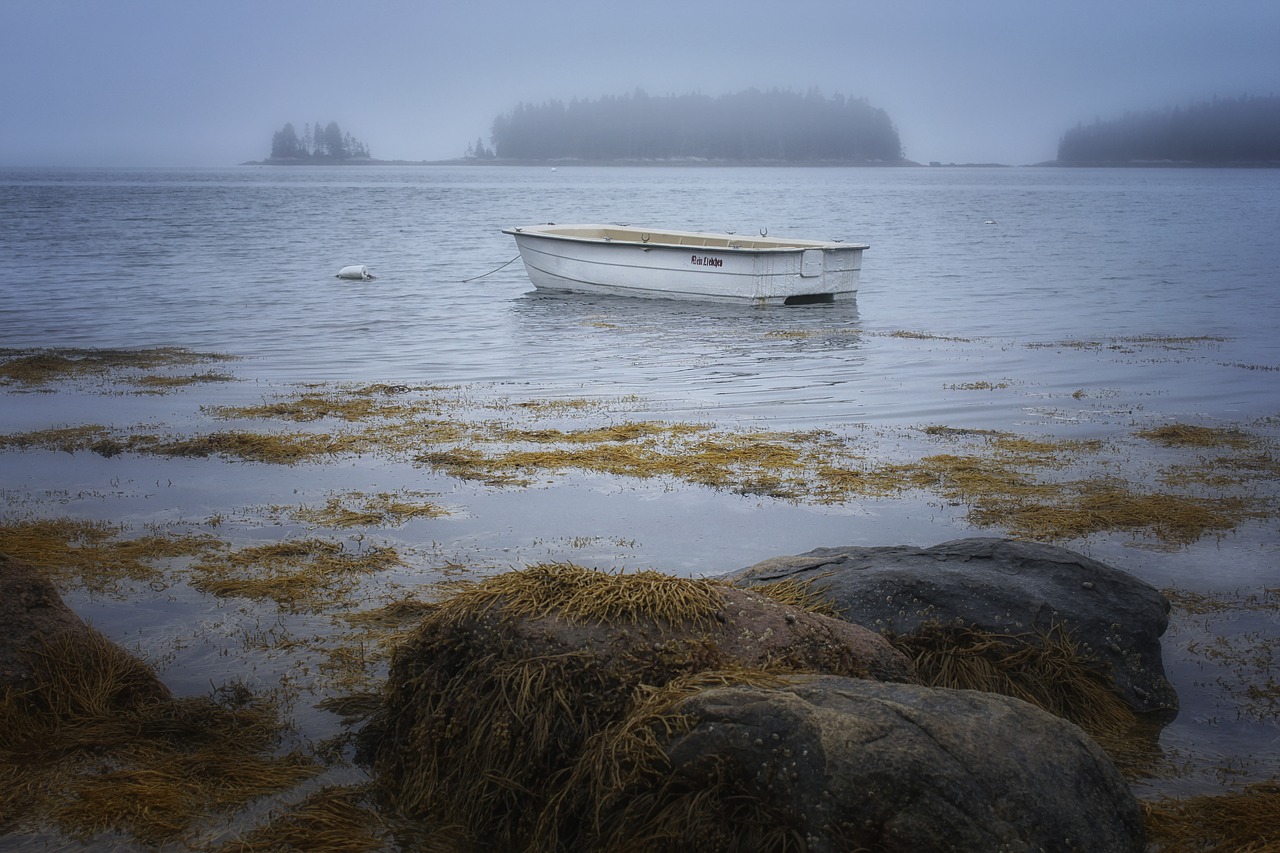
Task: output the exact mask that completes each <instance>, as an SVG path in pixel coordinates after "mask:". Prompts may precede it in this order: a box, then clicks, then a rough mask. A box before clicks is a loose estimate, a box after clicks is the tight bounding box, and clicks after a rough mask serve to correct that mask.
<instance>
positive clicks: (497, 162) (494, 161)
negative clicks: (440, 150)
mask: <svg viewBox="0 0 1280 853" xmlns="http://www.w3.org/2000/svg"><path fill="white" fill-rule="evenodd" d="M239 165H241V166H549V167H557V166H565V167H570V166H708V167H730V166H796V167H803V166H812V167H815V168H817V167H848V166H857V167H867V168H897V167H910V166H921V165H922V164H921V163H916V162H914V161H912V160H895V161H892V162H889V161H883V160H712V159H701V158H696V157H690V158H682V159H671V160H642V159H636V160H578V159H573V158H565V159H554V160H523V159H499V158H474V157H471V158H468V157H457V158H454V159H452V160H367V159H364V158H360V159H348V160H332V159H319V158H315V159H307V160H294V159H290V160H273V159H266V160H248V161H246V162H244V163H240V164H239ZM952 165H954V164H952ZM983 165H993V164H983Z"/></svg>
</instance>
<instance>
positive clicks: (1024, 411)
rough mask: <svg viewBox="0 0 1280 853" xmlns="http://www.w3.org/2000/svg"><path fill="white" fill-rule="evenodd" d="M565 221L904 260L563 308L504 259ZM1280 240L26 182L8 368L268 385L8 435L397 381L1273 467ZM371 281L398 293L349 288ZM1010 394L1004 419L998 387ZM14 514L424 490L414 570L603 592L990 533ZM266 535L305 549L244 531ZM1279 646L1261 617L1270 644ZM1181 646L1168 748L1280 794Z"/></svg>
mask: <svg viewBox="0 0 1280 853" xmlns="http://www.w3.org/2000/svg"><path fill="white" fill-rule="evenodd" d="M546 221H553V222H561V223H567V222H573V221H578V222H598V221H603V222H630V223H636V224H642V223H644V224H654V225H661V226H671V227H678V228H690V229H695V230H734V231H736V232H738V233H744V234H745V233H755V232H756V231H757V230H759V229H761V228H767V229H768V232H769V233H770V234H771V235H793V236H804V237H815V238H844V239H848V240H858V241H864V242H867V243H869V244H871V247H872V248H871V250H870V251H869V252H867V253H866V255H865V256H864V264H863V272H862V284H861V290H860V292H859V294H858V296H857V299H856V301H854V302H850V303H847V304H838V305H827V306H808V307H798V308H776V309H766V310H760V309H753V308H748V307H743V308H734V307H722V306H707V305H702V304H697V303H667V302H643V301H635V300H617V299H604V298H599V299H589V298H583V297H563V296H547V295H538V294H535V293H533V292H531V287H530V285H529V283H528V280H527V278H526V277H525V274H524V271H523V268H522V267H521V266H520V264H519V262H518V261H516V262H515V263H511V264H509V265H506V266H502V265H503V264H505V263H506V262H508V261H510V260H512V259H513V257H514V256H515V254H516V250H515V247H514V244H513V243H512V242H511V240H510V238H509V237H506V236H504V235H502V234H501V233H499V229H500V228H502V227H505V226H511V225H521V224H531V223H537V222H546ZM1278 235H1280V170H1256V171H1254V170H1160V169H1150V170H1055V169H1038V168H1022V169H927V168H921V169H883V170H879V169H781V168H780V169H730V168H707V169H699V168H662V167H652V168H608V169H604V168H601V169H597V168H575V167H560V168H558V169H556V170H552V169H549V168H500V167H487V168H486V167H475V168H472V167H440V168H436V167H413V168H390V167H388V168H363V169H355V168H352V169H306V168H298V169H289V170H280V169H269V168H253V167H238V168H225V169H205V170H192V171H176V170H143V171H88V170H61V171H33V170H29V171H16V172H15V171H9V172H0V258H3V259H4V270H5V275H4V277H3V279H0V348H31V347H157V346H178V347H185V348H189V349H193V350H199V351H216V352H221V353H228V354H232V355H236V356H239V357H240V358H241V360H240V361H238V362H235V363H233V365H232V366H231V367H229V368H227V369H229V370H231V371H232V372H233V373H234V374H235V375H236V376H237V377H238V378H240V379H242V380H245V381H243V382H238V383H233V384H230V385H227V386H215V387H211V388H198V387H197V388H195V389H192V390H186V391H182V392H180V393H175V394H171V395H165V396H163V397H159V398H154V397H138V396H120V395H93V394H85V393H82V392H75V391H60V392H58V393H49V394H30V393H18V392H16V391H13V390H12V389H8V390H6V389H0V407H2V408H0V430H3V431H5V432H11V431H18V430H28V429H41V428H46V427H50V426H59V425H65V424H72V423H84V422H91V423H108V424H115V425H120V426H123V425H127V424H132V423H147V422H163V423H178V424H180V423H182V422H184V420H194V419H197V418H198V417H199V411H200V408H199V407H200V406H201V405H204V404H208V403H211V402H213V403H220V402H245V403H252V402H256V401H259V400H261V399H263V398H264V397H267V396H269V395H271V394H272V393H276V392H285V391H288V390H289V389H290V388H296V387H297V386H299V385H300V384H301V383H312V382H340V381H360V382H365V381H377V382H388V383H404V384H424V383H435V384H448V385H458V386H464V387H465V388H467V389H469V391H470V392H471V393H474V394H476V395H479V396H484V395H494V396H505V397H508V398H513V399H527V400H534V399H536V400H547V399H556V398H564V399H570V398H581V397H598V398H615V399H616V398H622V397H624V396H632V395H633V399H634V400H635V401H637V402H635V403H633V404H631V408H630V409H629V410H628V411H626V412H620V413H618V414H617V418H618V419H627V418H639V417H651V416H652V417H661V418H668V419H679V420H697V421H713V422H716V423H719V424H722V425H725V426H728V427H741V426H747V427H751V428H760V427H764V428H772V429H787V428H793V427H801V428H806V429H807V428H819V427H820V428H824V429H830V430H833V431H836V432H841V433H859V432H862V433H870V432H875V433H877V434H878V435H879V436H881V439H882V441H883V442H884V443H885V446H886V447H887V448H890V449H891V448H892V445H893V442H894V440H895V436H899V435H906V434H907V433H909V431H910V429H911V428H912V427H918V426H923V425H931V424H940V425H947V426H952V427H964V428H991V429H1002V430H1011V431H1016V432H1020V433H1027V434H1049V435H1054V436H1060V437H1069V438H1108V437H1111V436H1114V435H1116V434H1118V433H1122V432H1124V433H1127V432H1130V431H1132V430H1133V429H1136V428H1141V427H1146V426H1154V425H1158V424H1161V423H1167V422H1189V423H1197V424H1206V425H1211V426H1212V425H1239V426H1242V427H1245V428H1248V429H1251V430H1254V431H1261V432H1266V433H1269V434H1271V433H1274V432H1275V430H1276V420H1275V419H1276V417H1277V416H1278V415H1280V335H1277V334H1276V327H1277V323H1278V321H1280V272H1278V271H1280V236H1278ZM353 263H362V264H365V265H367V266H368V267H369V268H370V269H371V270H372V271H373V273H374V274H375V275H376V276H377V280H376V281H373V282H368V283H358V282H354V283H353V282H341V281H338V280H337V279H335V278H334V273H336V272H337V270H338V269H339V268H340V267H342V266H345V265H347V264H353ZM468 279H471V280H468ZM1176 339H1191V340H1181V341H1179V340H1176ZM219 369H222V368H221V367H220V368H219ZM983 383H986V384H989V385H990V386H995V387H993V388H991V389H990V390H986V391H975V390H974V389H975V387H976V386H978V385H980V384H983ZM886 452H888V451H886ZM0 483H2V484H3V486H2V487H3V489H4V494H5V497H6V499H7V509H6V508H5V507H0V510H5V511H6V512H7V516H8V518H10V519H11V518H13V517H16V516H19V515H21V514H23V513H27V512H36V513H44V514H49V515H55V514H71V515H85V516H90V517H104V518H110V519H113V520H124V521H127V522H130V523H135V524H144V523H156V522H166V521H191V520H197V521H198V520H200V519H203V518H207V517H209V516H211V515H214V514H223V515H226V516H228V517H231V518H234V517H235V516H236V515H237V513H241V512H242V511H243V508H245V507H249V506H259V505H270V504H272V503H282V502H293V503H298V502H299V501H311V502H313V503H314V502H323V496H324V495H325V494H328V493H332V492H333V491H335V490H340V489H341V490H352V489H363V490H377V489H383V490H386V489H397V488H419V489H422V488H425V489H430V490H433V491H434V492H436V493H438V494H441V495H442V496H443V499H444V500H445V501H446V502H447V503H448V504H449V505H450V506H451V508H452V509H453V510H454V515H452V516H450V517H449V518H448V519H445V520H440V521H437V522H434V523H431V524H425V523H424V524H422V525H407V526H406V527H405V528H404V529H402V530H400V531H397V532H396V533H394V536H396V537H398V538H399V540H400V544H407V545H416V546H420V547H423V548H427V549H433V553H434V554H436V555H438V559H436V561H435V562H434V563H433V564H434V565H441V564H443V563H445V562H450V561H452V562H458V563H464V564H470V565H476V566H480V567H484V568H488V569H501V568H505V567H508V566H511V565H518V564H522V563H527V562H534V561H539V560H545V559H572V560H574V561H575V562H580V563H585V564H590V565H601V566H610V567H619V566H626V567H655V568H662V569H665V570H668V571H673V572H677V573H683V574H713V573H718V572H722V571H728V570H732V569H736V568H740V567H742V566H745V565H748V564H751V563H754V562H756V561H758V560H760V559H764V558H766V557H769V556H774V555H777V554H786V553H797V552H800V551H805V550H809V549H810V548H813V547H818V546H830V545H840V544H902V543H911V544H921V545H924V544H934V543H937V542H941V541H945V540H947V539H952V538H957V537H959V536H965V535H972V534H974V533H975V531H974V529H973V528H971V527H969V526H968V525H967V524H966V522H965V521H964V519H963V512H962V509H960V508H955V507H949V506H946V505H938V504H937V503H936V502H934V503H930V502H928V501H919V502H907V501H874V502H867V503H866V504H858V505H856V506H853V505H846V506H838V507H813V506H794V505H791V504H787V503H784V502H778V501H770V500H768V499H764V498H743V497H741V496H737V495H729V494H722V493H715V492H711V491H709V490H705V489H700V488H698V487H693V486H682V487H672V486H671V485H670V484H666V485H664V486H652V485H650V484H648V483H630V482H622V481H618V480H614V479H609V478H603V477H589V476H583V477H576V478H575V477H564V478H557V479H556V480H555V481H554V482H550V483H547V484H544V485H540V486H538V487H535V488H532V489H528V490H501V489H492V488H487V487H481V486H476V485H474V484H466V483H458V482H454V481H451V480H449V479H448V478H446V477H443V476H441V475H431V474H427V473H424V472H423V471H422V470H421V469H416V468H412V467H410V466H402V465H395V464H392V463H388V462H385V461H383V462H378V461H366V460H361V461H357V462H351V463H342V464H340V465H331V466H316V467H315V468H305V467H304V468H299V469H288V471H287V472H286V473H284V474H282V473H281V472H280V471H278V470H265V469H264V468H263V467H261V466H252V465H243V464H240V465H236V464H228V463H225V462H218V461H216V460H214V461H210V460H190V461H184V462H177V461H167V462H164V463H157V462H153V461H146V460H140V459H137V458H133V459H125V458H113V459H101V458H98V457H92V456H89V457H88V458H86V455H85V454H80V455H77V456H74V457H72V456H69V455H67V454H57V453H52V452H48V453H46V452H28V453H16V452H8V453H0ZM976 532H978V533H981V534H985V535H998V534H999V532H1000V531H998V530H994V531H993V530H983V531H976ZM240 535H243V536H246V537H256V538H269V537H270V536H273V535H280V534H279V532H278V531H274V532H273V531H272V530H270V529H268V530H262V529H255V528H253V527H252V525H245V529H244V530H242V531H240ZM1278 543H1280V536H1277V535H1276V530H1275V522H1274V520H1267V521H1264V522H1259V523H1258V524H1256V525H1253V526H1251V527H1249V528H1248V529H1242V530H1240V531H1237V532H1236V533H1234V534H1232V535H1230V536H1228V537H1226V538H1224V539H1222V540H1220V541H1213V542H1202V543H1197V544H1196V545H1194V546H1192V547H1190V548H1184V549H1180V550H1176V551H1161V550H1152V549H1149V548H1134V547H1132V545H1133V544H1134V543H1133V542H1132V537H1128V536H1117V537H1105V536H1104V537H1097V538H1091V539H1090V540H1088V541H1080V542H1072V543H1067V544H1069V545H1070V546H1071V547H1073V548H1076V549H1078V550H1082V551H1085V552H1086V553H1089V554H1091V555H1092V556H1095V557H1098V558H1100V559H1104V560H1106V561H1108V562H1110V563H1112V564H1113V565H1116V566H1118V567H1120V568H1123V569H1125V570H1127V571H1131V572H1133V573H1135V574H1137V575H1139V576H1140V577H1142V578H1144V579H1145V580H1148V581H1149V582H1151V583H1153V584H1156V585H1157V586H1162V587H1163V586H1170V585H1179V586H1183V587H1188V588H1192V589H1198V590H1204V591H1235V590H1246V591H1248V590H1260V589H1262V588H1264V587H1267V586H1271V587H1275V586H1277V585H1278V584H1280V558H1278V551H1280V549H1278V548H1277V545H1278ZM422 572H423V574H424V575H425V574H429V573H430V572H429V571H428V569H427V568H424V569H423V570H422ZM409 574H412V573H409ZM77 601H78V606H79V607H80V608H81V609H82V610H83V611H85V612H88V613H89V614H91V615H92V616H93V617H94V618H95V621H96V622H97V623H98V624H99V625H100V626H103V625H105V626H107V627H108V629H109V631H110V632H111V633H113V634H114V635H116V636H119V637H122V638H125V639H128V640H131V641H134V642H136V643H137V644H138V645H139V646H140V647H142V648H143V649H144V650H148V651H151V652H154V653H156V654H157V655H161V654H167V651H166V649H167V646H166V643H168V642H169V641H170V640H171V639H172V637H173V636H174V635H175V634H176V633H177V632H179V631H180V630H181V627H179V626H173V625H170V622H172V621H174V619H175V617H174V616H173V615H172V614H173V613H175V612H176V613H181V614H182V616H181V618H182V619H187V620H189V619H190V612H189V611H185V610H182V608H181V607H179V606H178V605H172V604H165V603H164V602H159V603H152V604H150V605H145V606H140V605H139V603H138V602H136V601H135V602H131V603H129V604H127V605H121V604H119V603H117V602H112V601H109V600H97V599H94V598H92V597H87V596H82V597H81V598H80V599H77ZM193 606H194V607H196V608H197V609H198V608H199V607H206V608H208V607H211V606H210V605H208V604H207V603H206V604H199V605H193ZM201 618H205V619H207V620H208V624H209V625H210V626H211V627H210V630H215V629H216V628H217V626H218V625H221V624H222V623H223V622H225V621H227V620H229V619H230V617H229V616H227V615H226V614H225V613H223V612H220V611H219V610H218V608H217V607H216V606H213V607H212V609H211V610H210V612H208V613H206V614H204V615H203V616H202V617H201ZM1242 618H1243V617H1242ZM1275 629H1276V626H1275V625H1274V624H1272V623H1263V624H1260V625H1259V624H1257V623H1255V622H1248V621H1247V620H1246V623H1242V626H1241V627H1240V628H1239V631H1240V632H1244V631H1246V630H1249V631H1253V630H1261V631H1264V632H1265V631H1270V632H1271V633H1272V634H1273V635H1274V633H1275V632H1276V630H1275ZM1177 630H1178V631H1181V632H1182V633H1181V634H1177V635H1176V636H1175V633H1176V632H1171V635H1170V640H1169V647H1170V651H1169V652H1168V654H1169V657H1170V661H1169V664H1170V667H1171V669H1172V670H1174V673H1175V679H1176V680H1177V681H1178V685H1179V689H1180V692H1181V693H1182V695H1183V703H1184V712H1183V714H1182V715H1181V716H1180V718H1179V720H1178V722H1177V723H1175V725H1174V726H1171V727H1170V729H1169V730H1168V732H1167V735H1166V737H1167V742H1168V744H1169V745H1170V748H1171V749H1174V750H1177V751H1181V752H1183V753H1186V754H1189V755H1192V756H1193V758H1190V759H1188V761H1190V762H1192V763H1195V764H1196V766H1197V767H1201V766H1202V765H1203V767H1205V768H1207V767H1209V766H1210V765H1213V764H1214V763H1215V762H1218V763H1219V764H1220V763H1221V762H1222V761H1228V763H1229V762H1230V761H1236V760H1238V761H1240V762H1242V763H1243V764H1244V765H1247V766H1248V767H1249V768H1252V771H1251V772H1254V773H1255V774H1262V775H1265V774H1264V773H1263V771H1266V772H1267V773H1274V772H1275V767H1276V765H1275V763H1274V761H1272V759H1268V758H1258V757H1257V756H1258V755H1259V754H1265V753H1267V751H1268V750H1270V751H1271V753H1273V754H1274V753H1275V752H1277V751H1280V750H1278V749H1277V737H1278V736H1280V735H1278V734H1277V727H1276V721H1275V717H1274V715H1273V716H1271V717H1270V718H1269V719H1265V720H1262V721H1248V720H1245V721H1240V720H1235V721H1231V720H1230V719H1228V718H1229V717H1231V716H1232V713H1233V712H1232V708H1233V707H1234V706H1233V705H1232V704H1231V703H1230V702H1229V701H1227V700H1226V699H1224V698H1223V697H1222V696H1221V695H1220V694H1219V693H1215V692H1214V691H1213V690H1212V689H1211V687H1206V686H1205V683H1206V682H1210V681H1212V678H1206V677H1205V676H1204V675H1203V667H1204V663H1203V662H1202V661H1201V660H1199V659H1197V658H1195V657H1194V656H1192V655H1191V654H1190V653H1188V652H1186V651H1185V650H1183V646H1184V645H1186V642H1187V637H1188V636H1190V635H1191V634H1189V633H1188V632H1194V631H1195V630H1197V629H1195V628H1194V627H1193V626H1182V627H1179V628H1178V629H1177ZM215 663H216V664H217V665H221V666H225V660H223V661H221V662H218V661H215V660H214V659H213V655H212V654H208V655H205V656H202V653H201V652H200V651H199V650H198V649H197V650H187V651H184V652H183V653H182V654H180V655H179V656H178V658H177V663H175V664H172V665H171V666H170V669H169V671H168V672H167V673H166V677H167V678H169V679H170V680H171V681H172V682H174V683H177V684H179V685H180V686H181V685H189V686H190V687H191V688H192V689H195V690H201V689H205V688H207V686H208V683H209V680H210V678H211V677H213V676H212V673H213V672H214V668H215ZM262 666H263V668H264V670H265V669H269V665H268V664H265V663H264V664H262ZM1224 756H1225V758H1224ZM1258 762H1261V766H1259V764H1258ZM1269 762H1270V763H1269ZM1212 773H1213V771H1212V770H1209V769H1201V770H1197V771H1196V773H1193V774H1192V776H1193V777H1194V778H1196V779H1201V778H1208V777H1209V776H1211V775H1212ZM1197 774H1198V775H1197Z"/></svg>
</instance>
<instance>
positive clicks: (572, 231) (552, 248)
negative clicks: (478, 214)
mask: <svg viewBox="0 0 1280 853" xmlns="http://www.w3.org/2000/svg"><path fill="white" fill-rule="evenodd" d="M503 233H505V234H510V235H511V236H513V237H514V238H515V241H516V246H517V247H518V248H519V249H520V258H521V260H522V261H523V262H524V266H525V271H526V272H527V273H528V275H529V280H530V281H531V282H532V283H533V286H534V287H536V288H537V289H539V290H550V291H566V292H571V293H595V294H607V295H612V296H639V297H648V298H660V299H696V300H709V301H724V302H748V303H752V304H756V305H771V304H804V303H813V302H833V301H835V300H837V299H846V298H850V297H852V296H853V295H854V294H855V293H856V292H857V290H858V276H859V272H860V271H861V268H862V252H863V250H864V249H866V248H868V247H867V246H866V245H865V244H861V243H834V242H824V241H816V240H786V239H782V238H768V237H759V238H738V237H734V236H733V235H726V234H718V235H717V234H704V233H700V232H688V231H669V230H668V231H662V230H656V229H640V228H622V227H617V226H598V225H595V226H593V225H569V226H531V227H525V228H508V229H504V230H503Z"/></svg>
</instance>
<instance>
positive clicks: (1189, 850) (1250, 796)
mask: <svg viewBox="0 0 1280 853" xmlns="http://www.w3.org/2000/svg"><path fill="white" fill-rule="evenodd" d="M1142 810H1143V821H1144V823H1145V824H1146V827H1147V837H1148V838H1149V839H1150V840H1151V841H1153V842H1155V843H1156V844H1157V845H1158V849H1159V850H1160V851H1161V853H1274V851H1277V850H1280V782H1275V781H1271V782H1261V783H1257V784H1253V785H1249V786H1247V787H1245V788H1244V789H1242V790H1240V791H1233V792H1230V793H1226V794H1211V795H1204V796H1199V797H1189V798H1186V799H1162V800H1156V801H1153V802H1146V803H1143V804H1142Z"/></svg>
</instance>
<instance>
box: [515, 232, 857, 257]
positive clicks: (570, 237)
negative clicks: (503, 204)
mask: <svg viewBox="0 0 1280 853" xmlns="http://www.w3.org/2000/svg"><path fill="white" fill-rule="evenodd" d="M551 229H555V230H551ZM593 231H594V232H599V233H596V234H592V233H590V232H593ZM573 232H585V233H573ZM608 232H614V234H615V235H627V236H626V237H619V236H612V235H610V234H609V233H608ZM502 233H503V234H510V235H511V236H513V237H541V238H544V239H548V240H561V241H565V242H569V243H584V244H588V245H594V246H635V247H639V248H643V249H653V248H659V249H679V250H683V251H688V250H691V249H692V250H701V251H715V252H740V253H759V252H775V253H787V252H803V251H807V250H810V249H822V250H824V251H855V250H856V251H864V250H866V249H869V248H871V247H870V246H869V245H868V244H866V243H841V242H837V241H834V240H804V239H799V238H796V239H792V238H787V237H769V236H764V235H762V236H760V237H738V236H737V235H734V234H727V233H726V234H716V233H712V232H707V231H680V230H676V229H670V228H637V227H634V226H618V225H526V226H520V227H511V228H503V229H502ZM642 234H643V235H650V239H648V240H643V239H635V237H639V236H640V235H642ZM631 235H635V237H631ZM627 237H631V239H628V238H627ZM670 238H675V239H674V240H673V239H670ZM681 239H688V240H690V242H681ZM695 241H700V242H695Z"/></svg>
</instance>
